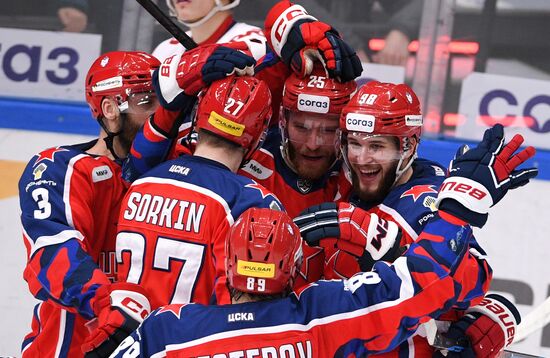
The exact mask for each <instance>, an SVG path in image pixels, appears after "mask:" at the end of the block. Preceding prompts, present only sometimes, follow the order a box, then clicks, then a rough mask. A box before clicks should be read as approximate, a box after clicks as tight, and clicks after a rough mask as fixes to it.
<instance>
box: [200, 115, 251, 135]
mask: <svg viewBox="0 0 550 358" xmlns="http://www.w3.org/2000/svg"><path fill="white" fill-rule="evenodd" d="M208 123H210V124H211V125H212V126H213V127H214V128H217V129H219V130H220V131H222V132H224V133H227V134H231V135H233V136H235V137H240V136H242V135H243V133H244V128H245V126H243V125H242V124H239V123H237V122H233V121H232V120H230V119H227V118H225V117H223V116H221V115H219V114H217V113H216V112H214V111H212V112H210V117H209V118H208Z"/></svg>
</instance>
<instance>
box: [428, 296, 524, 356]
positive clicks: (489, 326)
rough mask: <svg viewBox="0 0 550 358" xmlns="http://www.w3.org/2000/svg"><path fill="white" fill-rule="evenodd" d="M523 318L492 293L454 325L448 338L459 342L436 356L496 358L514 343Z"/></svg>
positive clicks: (448, 332)
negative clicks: (445, 352) (444, 352)
mask: <svg viewBox="0 0 550 358" xmlns="http://www.w3.org/2000/svg"><path fill="white" fill-rule="evenodd" d="M520 322H521V316H520V314H519V312H518V310H517V308H516V307H515V306H514V304H513V303H512V302H510V301H508V300H507V299H506V298H504V297H502V296H500V295H497V294H489V295H487V296H485V298H484V299H483V301H481V303H480V304H479V305H477V306H475V307H472V308H470V309H468V310H467V311H466V315H464V317H462V318H461V319H459V320H458V321H456V322H453V323H452V324H451V326H450V327H449V330H448V331H447V333H445V334H444V336H445V337H446V338H447V340H450V341H451V342H454V343H455V346H453V347H449V349H448V352H447V354H446V355H444V354H443V353H442V352H441V351H438V352H436V353H435V354H434V357H448V358H457V357H461V358H466V357H467V358H470V357H471V358H475V357H478V358H493V357H497V356H498V355H499V353H500V352H501V351H502V350H503V349H504V348H505V347H508V346H509V345H510V344H512V342H513V341H514V335H515V332H516V328H517V325H518V324H519V323H520Z"/></svg>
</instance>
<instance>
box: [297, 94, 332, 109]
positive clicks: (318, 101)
mask: <svg viewBox="0 0 550 358" xmlns="http://www.w3.org/2000/svg"><path fill="white" fill-rule="evenodd" d="M329 106H330V99H329V98H328V97H327V96H315V95H312V94H303V93H300V94H299V95H298V110H299V111H302V112H313V113H328V108H329Z"/></svg>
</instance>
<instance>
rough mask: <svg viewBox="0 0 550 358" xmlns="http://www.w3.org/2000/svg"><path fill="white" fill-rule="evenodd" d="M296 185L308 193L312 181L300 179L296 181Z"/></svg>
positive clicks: (304, 192) (303, 192)
mask: <svg viewBox="0 0 550 358" xmlns="http://www.w3.org/2000/svg"><path fill="white" fill-rule="evenodd" d="M296 186H297V187H298V189H299V190H300V191H301V192H302V194H307V193H309V191H310V190H311V182H310V181H309V180H307V179H298V180H297V181H296Z"/></svg>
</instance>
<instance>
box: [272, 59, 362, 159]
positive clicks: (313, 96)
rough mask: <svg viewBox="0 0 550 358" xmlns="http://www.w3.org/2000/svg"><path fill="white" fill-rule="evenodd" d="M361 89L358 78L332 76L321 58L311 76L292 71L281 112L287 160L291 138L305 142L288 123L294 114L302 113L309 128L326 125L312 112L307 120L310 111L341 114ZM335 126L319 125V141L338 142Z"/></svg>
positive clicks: (286, 85) (318, 113)
mask: <svg viewBox="0 0 550 358" xmlns="http://www.w3.org/2000/svg"><path fill="white" fill-rule="evenodd" d="M356 89H357V84H356V82H355V81H350V82H345V83H341V82H338V81H337V80H335V79H332V78H330V77H329V76H328V74H327V71H326V70H325V68H324V66H323V64H322V63H320V62H317V63H315V65H314V68H313V71H312V73H311V74H310V75H309V76H306V77H305V78H301V77H300V76H298V75H297V74H295V73H292V74H291V75H290V76H289V77H288V78H287V80H286V81H285V86H284V92H283V99H282V104H281V113H280V116H279V129H280V132H281V138H282V144H283V156H284V159H285V161H286V162H287V163H290V158H289V155H288V146H289V142H290V141H293V142H294V141H296V142H298V143H303V140H300V138H290V136H289V134H288V127H289V123H290V121H292V118H293V116H294V115H298V116H299V117H300V118H301V119H302V120H303V124H304V126H305V127H306V128H304V130H307V129H308V127H314V126H315V127H316V126H322V124H320V123H319V122H320V121H319V120H318V119H316V118H315V117H317V116H315V117H313V116H312V118H311V120H309V123H308V120H307V117H306V116H305V114H306V113H312V114H317V115H326V114H329V115H335V116H339V115H340V113H341V111H342V109H343V108H344V106H345V105H346V104H347V103H348V102H349V100H350V98H351V97H352V95H353V93H355V91H356ZM332 129H333V128H327V130H325V129H324V128H319V134H317V138H316V141H317V144H319V145H331V146H332V145H334V144H335V142H336V140H337V137H336V135H335V133H334V132H332Z"/></svg>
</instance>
